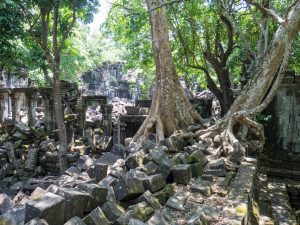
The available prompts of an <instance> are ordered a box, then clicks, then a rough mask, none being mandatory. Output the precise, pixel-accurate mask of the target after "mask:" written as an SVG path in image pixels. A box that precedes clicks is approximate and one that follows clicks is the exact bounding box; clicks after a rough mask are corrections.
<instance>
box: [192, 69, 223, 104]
mask: <svg viewBox="0 0 300 225" xmlns="http://www.w3.org/2000/svg"><path fill="white" fill-rule="evenodd" d="M187 66H188V67H191V68H194V69H199V70H202V71H203V72H204V73H205V76H206V82H207V87H208V89H209V90H211V92H212V93H213V94H214V95H215V96H216V97H217V98H218V99H222V93H221V91H220V89H219V88H218V86H217V85H216V83H215V82H214V80H213V79H212V78H211V76H210V74H209V72H208V70H207V68H205V67H203V66H200V65H190V64H188V65H187Z"/></svg>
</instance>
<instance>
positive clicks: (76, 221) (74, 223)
mask: <svg viewBox="0 0 300 225" xmlns="http://www.w3.org/2000/svg"><path fill="white" fill-rule="evenodd" d="M64 225H87V224H86V223H85V222H83V220H82V219H80V218H79V217H77V216H75V217H73V218H72V219H70V220H69V221H68V222H66V223H65V224H64Z"/></svg>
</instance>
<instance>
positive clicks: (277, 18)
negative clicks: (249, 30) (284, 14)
mask: <svg viewBox="0 0 300 225" xmlns="http://www.w3.org/2000/svg"><path fill="white" fill-rule="evenodd" d="M245 2H246V3H247V4H250V5H253V6H255V7H256V8H257V9H258V10H260V11H261V12H262V13H263V14H265V15H269V16H270V17H272V18H273V19H274V20H275V22H276V23H278V24H280V25H283V24H284V23H285V20H284V19H282V18H281V17H280V16H279V15H278V14H277V13H276V12H275V11H274V10H272V9H267V8H265V7H263V6H262V5H261V4H259V3H258V2H254V1H252V0H245Z"/></svg>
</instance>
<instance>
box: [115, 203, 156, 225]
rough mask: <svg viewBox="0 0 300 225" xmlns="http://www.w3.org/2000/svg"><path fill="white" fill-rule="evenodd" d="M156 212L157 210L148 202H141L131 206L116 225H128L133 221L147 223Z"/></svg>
mask: <svg viewBox="0 0 300 225" xmlns="http://www.w3.org/2000/svg"><path fill="white" fill-rule="evenodd" d="M154 212H155V210H154V209H153V208H152V207H150V206H149V205H148V204H147V203H146V202H141V203H138V204H136V205H131V206H129V207H128V209H127V211H126V213H125V214H123V215H122V216H121V217H119V218H118V219H117V220H116V221H115V223H114V224H117V225H128V223H129V221H130V220H131V219H139V220H141V221H146V220H148V219H149V218H150V217H151V216H152V214H153V213H154Z"/></svg>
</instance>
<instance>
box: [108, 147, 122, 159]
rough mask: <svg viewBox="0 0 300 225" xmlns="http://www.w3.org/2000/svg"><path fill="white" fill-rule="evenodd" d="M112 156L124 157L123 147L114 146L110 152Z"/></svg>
mask: <svg viewBox="0 0 300 225" xmlns="http://www.w3.org/2000/svg"><path fill="white" fill-rule="evenodd" d="M110 152H111V153H112V154H114V155H117V156H120V157H121V158H124V156H125V147H124V146H123V145H121V144H115V145H114V146H113V148H112V150H111V151H110Z"/></svg>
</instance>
